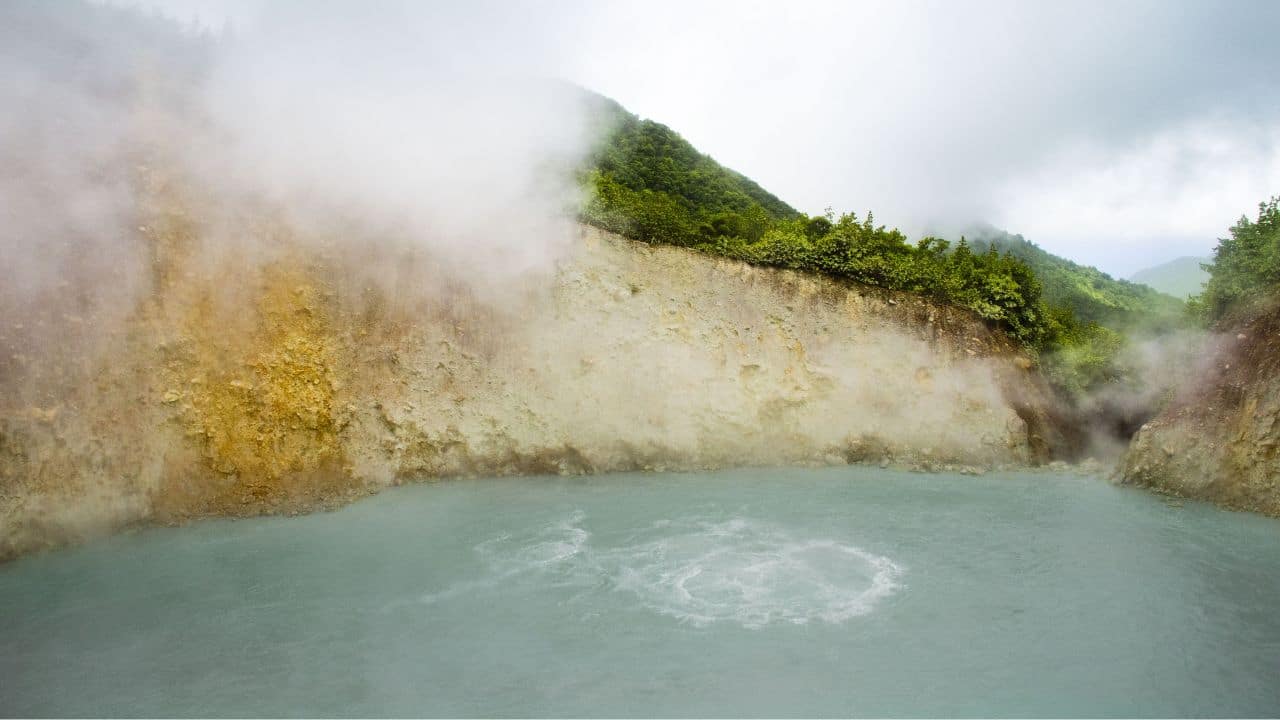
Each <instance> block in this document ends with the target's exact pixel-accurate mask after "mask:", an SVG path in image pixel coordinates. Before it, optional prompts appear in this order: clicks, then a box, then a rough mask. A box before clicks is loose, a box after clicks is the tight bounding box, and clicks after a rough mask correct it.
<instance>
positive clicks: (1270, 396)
mask: <svg viewBox="0 0 1280 720" xmlns="http://www.w3.org/2000/svg"><path fill="white" fill-rule="evenodd" d="M1278 445H1280V305H1277V304H1275V303H1271V304H1269V305H1266V306H1264V307H1262V308H1260V309H1258V308H1255V309H1252V310H1249V311H1244V312H1241V313H1238V314H1237V315H1235V316H1234V317H1232V318H1228V319H1227V320H1226V321H1225V322H1223V323H1221V324H1220V325H1219V333H1218V334H1217V335H1216V336H1215V338H1214V340H1213V342H1212V343H1210V344H1209V347H1208V351H1207V352H1206V353H1205V356H1204V366H1203V367H1202V368H1200V369H1199V372H1197V373H1195V380H1194V381H1192V382H1189V383H1186V384H1184V385H1183V386H1182V387H1181V388H1180V390H1179V392H1178V394H1177V395H1176V396H1175V397H1174V398H1173V399H1172V400H1171V402H1170V403H1169V404H1168V405H1167V407H1166V408H1165V409H1164V410H1163V411H1162V412H1161V413H1160V414H1159V415H1158V416H1157V417H1156V418H1155V419H1153V420H1151V421H1150V422H1148V423H1146V424H1145V425H1143V426H1142V428H1141V429H1140V430H1139V431H1138V433H1137V435H1136V436H1135V437H1134V439H1133V442H1132V444H1131V446H1130V448H1129V451H1128V453H1127V455H1126V456H1125V459H1124V464H1123V467H1122V469H1121V479H1122V481H1123V482H1126V483H1132V484H1135V485H1142V486H1146V487H1150V488H1153V489H1156V490H1159V491H1162V492H1166V493H1170V494H1174V495H1180V496H1185V497H1193V498H1202V499H1205V500H1211V501H1214V502H1217V503H1219V504H1222V505H1225V506H1227V507H1231V508H1235V509H1240V510H1252V511H1255V512H1262V513H1266V514H1268V515H1280V453H1278V452H1277V446H1278Z"/></svg>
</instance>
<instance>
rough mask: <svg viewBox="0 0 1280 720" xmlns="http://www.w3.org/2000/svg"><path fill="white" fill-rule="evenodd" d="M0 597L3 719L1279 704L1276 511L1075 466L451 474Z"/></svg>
mask: <svg viewBox="0 0 1280 720" xmlns="http://www.w3.org/2000/svg"><path fill="white" fill-rule="evenodd" d="M0 605H2V606H3V615H2V616H0V712H3V714H5V715H15V714H16V715H50V714H61V715H66V714H70V715H139V714H141V715H165V716H168V715H246V714H248V715H463V716H469V715H490V716H492V715H499V716H502V715H593V716H625V715H695V716H704V715H753V716H754V715H773V716H777V715H879V716H883V715H916V716H918V715H1210V716H1215V715H1236V716H1238V715H1276V714H1277V713H1280V522H1277V521H1275V520H1269V519H1266V518H1261V517H1257V516H1251V515H1243V514H1235V513H1228V512H1223V511H1220V510H1217V509H1215V508H1213V507H1210V506H1207V505H1202V504H1197V503H1186V504H1184V505H1178V504H1173V503H1169V502H1167V501H1164V500H1162V499H1160V498H1158V497H1156V496H1153V495H1150V494H1147V493H1145V492H1142V491H1139V490H1133V489H1128V488H1118V487H1113V486H1111V485H1109V484H1107V483H1105V482H1103V481H1100V480H1097V479H1091V478H1082V477H1076V476H1070V475H1053V474H995V475H988V476H984V477H965V476H958V475H923V474H910V473H900V472H894V471H890V470H879V469H873V468H838V469H826V470H795V469H787V470H747V471H733V472H723V473H710V474H697V475H652V474H649V475H641V474H636V475H614V476H606V477H591V478H571V479H565V478H519V479H496V480H466V481H455V482H442V483H435V484H430V485H419V486H412V487H404V488H399V489H396V490H392V491H389V492H386V493H383V494H381V495H379V496H377V497H374V498H371V499H369V500H366V501H363V502H360V503H357V504H355V505H353V506H350V507H348V508H346V509H343V510H341V511H339V512H335V513H327V514H319V515H313V516H309V517H302V518H289V519H278V518H264V519H257V520H247V521H210V522H203V523H198V524H195V525H192V526H189V527H185V528H172V529H168V528H166V529H152V530H146V531H141V532H136V533H132V534H128V535H121V536H117V537H114V538H110V539H106V540H103V541H100V542H97V543H94V544H91V545H88V546H84V547H80V548H74V549H71V550H66V551H62V552H57V553H52V554H47V555H43V556H37V557H29V558H25V559H22V560H19V561H17V562H13V563H10V564H8V565H5V566H2V567H0Z"/></svg>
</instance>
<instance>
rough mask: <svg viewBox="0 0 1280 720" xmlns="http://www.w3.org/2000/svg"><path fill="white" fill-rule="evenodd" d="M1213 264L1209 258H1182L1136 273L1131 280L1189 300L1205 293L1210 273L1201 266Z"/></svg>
mask: <svg viewBox="0 0 1280 720" xmlns="http://www.w3.org/2000/svg"><path fill="white" fill-rule="evenodd" d="M1211 262H1213V258H1208V257H1191V256H1188V257H1180V258H1178V259H1177V260H1170V261H1169V262H1167V263H1163V264H1161V265H1156V266H1155V267H1149V268H1147V269H1146V270H1140V271H1138V272H1136V273H1134V274H1133V275H1132V276H1131V277H1130V278H1129V280H1130V281H1131V282H1135V283H1141V284H1143V285H1146V286H1147V287H1150V288H1154V289H1156V290H1159V291H1160V292H1162V293H1166V294H1168V295H1172V296H1174V297H1177V298H1189V297H1192V296H1195V295H1199V294H1200V293H1201V292H1204V284H1205V283H1206V282H1208V281H1209V273H1208V271H1207V270H1205V269H1204V268H1203V267H1201V265H1203V264H1207V263H1211Z"/></svg>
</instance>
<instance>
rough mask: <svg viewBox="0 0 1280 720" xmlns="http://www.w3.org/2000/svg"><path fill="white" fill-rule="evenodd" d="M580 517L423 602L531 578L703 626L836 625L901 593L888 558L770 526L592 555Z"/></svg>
mask: <svg viewBox="0 0 1280 720" xmlns="http://www.w3.org/2000/svg"><path fill="white" fill-rule="evenodd" d="M583 520H584V518H583V515H582V514H581V513H575V514H573V515H570V516H569V517H567V518H565V519H563V520H560V521H558V522H555V523H552V524H549V525H547V526H544V527H542V528H539V529H537V530H535V531H534V532H532V533H529V534H526V535H523V536H512V535H502V536H499V537H496V538H493V539H491V540H487V541H485V542H482V543H480V544H479V545H477V546H476V547H475V551H476V553H477V554H478V555H479V556H480V557H481V558H482V559H483V560H484V561H485V563H486V566H487V570H488V574H487V575H486V576H484V577H483V578H481V579H478V580H472V581H467V582H462V583H457V584H455V585H453V586H451V587H449V588H448V589H446V590H444V591H441V592H437V593H431V594H428V595H424V596H423V597H422V598H421V600H422V601H423V602H426V603H431V602H437V601H440V600H445V599H449V598H453V597H457V596H461V595H466V594H470V593H472V592H475V591H479V590H483V589H494V588H498V587H500V586H503V585H505V584H507V583H512V582H518V581H520V580H521V578H523V577H526V576H532V577H535V578H536V581H537V582H539V583H546V582H548V581H549V582H550V583H551V584H554V585H574V586H579V587H582V588H584V589H585V590H586V591H587V592H599V591H612V592H620V593H626V594H629V595H632V596H634V597H635V598H636V599H637V601H638V602H639V605H640V606H641V607H643V608H646V609H648V610H651V611H654V612H658V613H661V614H663V615H667V616H670V617H672V618H675V619H677V620H679V621H680V622H685V623H690V624H693V625H697V626H705V625H710V624H713V623H720V622H729V623H734V624H737V625H741V626H742V627H745V628H751V629H756V628H761V627H764V626H766V625H770V624H774V623H791V624H796V625H802V624H805V623H809V622H812V621H819V622H826V623H832V624H838V623H842V622H845V621H846V620H849V619H850V618H854V617H858V616H860V615H865V614H867V613H869V612H871V611H872V610H873V609H874V608H875V606H876V604H877V603H878V602H879V601H881V600H883V599H884V598H886V597H888V596H889V595H892V594H893V593H894V592H895V591H896V590H898V589H899V588H900V587H901V578H902V575H903V570H902V568H900V567H899V566H898V565H896V564H895V563H894V562H893V561H892V560H890V559H889V558H887V557H883V556H880V555H875V554H873V553H870V552H867V551H865V550H863V549H861V548H858V547H856V546H853V545H849V544H845V543H841V542H838V541H836V540H832V539H797V538H795V537H793V536H792V535H790V534H789V533H787V532H786V531H785V530H783V529H781V528H778V527H775V526H772V525H770V524H768V523H764V522H760V521H755V520H749V519H746V518H733V519H730V520H725V521H702V520H697V519H694V520H687V521H671V520H662V521H659V522H657V523H654V524H653V525H652V526H650V527H649V528H648V529H647V530H646V531H644V532H642V533H639V534H638V535H637V536H635V537H633V538H631V540H630V542H627V543H624V544H623V545H620V546H617V547H608V548H593V547H592V546H591V543H590V541H591V533H590V532H588V531H587V530H585V529H584V528H582V527H581V524H582V522H583Z"/></svg>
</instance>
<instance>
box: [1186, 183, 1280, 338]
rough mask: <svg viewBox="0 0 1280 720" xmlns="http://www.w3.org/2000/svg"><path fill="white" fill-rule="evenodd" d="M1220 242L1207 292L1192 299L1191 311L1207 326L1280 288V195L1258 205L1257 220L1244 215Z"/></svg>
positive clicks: (1210, 268) (1210, 265) (1210, 267)
mask: <svg viewBox="0 0 1280 720" xmlns="http://www.w3.org/2000/svg"><path fill="white" fill-rule="evenodd" d="M1227 232H1228V236H1227V237H1225V238H1220V239H1219V240H1218V246H1217V247H1216V248H1214V251H1213V262H1211V263H1205V264H1203V265H1202V266H1201V267H1203V268H1204V269H1205V270H1206V271H1208V273H1209V281H1208V282H1206V283H1205V286H1204V292H1202V293H1201V294H1200V295H1198V296H1196V297H1194V298H1192V299H1191V300H1190V301H1189V302H1188V303H1187V307H1188V311H1189V312H1190V314H1191V315H1192V316H1193V317H1195V318H1196V319H1197V320H1199V321H1201V322H1202V323H1204V324H1206V325H1211V324H1214V323H1217V322H1218V321H1220V320H1222V319H1223V318H1225V317H1227V316H1228V315H1230V314H1231V313H1232V312H1233V311H1235V310H1238V309H1240V308H1245V307H1248V306H1250V305H1252V304H1253V303H1256V302H1259V301H1261V300H1264V299H1266V298H1268V297H1270V296H1271V295H1273V294H1274V293H1275V292H1276V291H1277V289H1280V196H1274V197H1271V198H1270V199H1268V200H1266V201H1264V202H1260V203H1258V219H1257V220H1250V219H1249V217H1248V216H1247V215H1241V216H1240V219H1239V220H1237V221H1236V224H1235V225H1232V226H1231V227H1230V228H1229V229H1228V231H1227Z"/></svg>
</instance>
